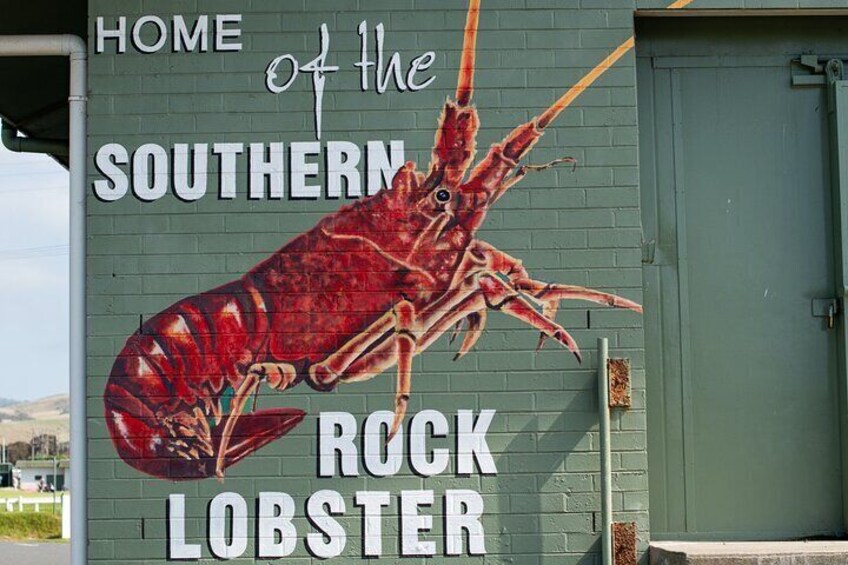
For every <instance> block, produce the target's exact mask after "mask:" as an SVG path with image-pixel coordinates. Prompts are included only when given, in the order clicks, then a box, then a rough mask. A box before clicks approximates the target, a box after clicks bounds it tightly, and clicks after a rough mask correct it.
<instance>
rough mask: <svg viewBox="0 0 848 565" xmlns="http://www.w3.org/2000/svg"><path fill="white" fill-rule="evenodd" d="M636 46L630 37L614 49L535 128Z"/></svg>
mask: <svg viewBox="0 0 848 565" xmlns="http://www.w3.org/2000/svg"><path fill="white" fill-rule="evenodd" d="M693 1H694V0H676V1H675V2H674V3H672V4H670V5H669V6H668V8H667V9H668V10H679V9H680V8H685V7H686V6H688V5H689V4H691V3H692V2H693ZM635 45H636V38H635V37H633V36H630V38H629V39H627V40H626V41H625V42H624V43H622V44H621V45H619V46H618V47H616V48H615V50H614V51H613V52H612V53H610V54H609V56H608V57H607V58H606V59H604V60H603V61H601V62H600V63H598V65H597V66H596V67H595V68H594V69H592V70H591V71H589V72H588V73H586V75H584V76H583V78H581V79H580V80H578V81H577V84H575V85H574V86H572V87H571V88H569V89H568V92H566V93H565V94H563V95H562V96H561V97H560V99H559V100H557V101H556V102H554V104H553V105H552V106H551V107H550V108H548V109H547V110H545V111H544V113H542V115H541V116H539V119H538V120H537V121H536V126H537V127H538V128H539V129H545V128H546V127H547V126H548V124H550V123H551V122H552V121H554V120H555V119H556V118H557V116H559V115H560V114H561V113H562V111H563V110H565V109H566V108H568V107H569V106H571V103H572V102H574V101H575V100H576V99H577V97H578V96H580V95H581V94H583V91H584V90H586V89H587V88H589V87H590V86H592V83H594V82H595V81H596V80H598V78H600V76H601V75H603V74H604V73H605V72H607V71H608V70H609V68H610V67H612V66H613V65H614V64H616V63H617V62H618V60H619V59H621V58H622V57H624V55H626V54H627V52H628V51H630V50H631V49H633V47H634V46H635Z"/></svg>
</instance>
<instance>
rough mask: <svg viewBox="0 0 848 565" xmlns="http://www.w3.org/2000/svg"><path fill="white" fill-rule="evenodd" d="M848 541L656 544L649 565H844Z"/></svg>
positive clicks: (847, 559) (847, 553) (847, 561)
mask: <svg viewBox="0 0 848 565" xmlns="http://www.w3.org/2000/svg"><path fill="white" fill-rule="evenodd" d="M846 564H848V541H787V542H783V541H781V542H771V541H767V542H655V543H652V544H651V565H846Z"/></svg>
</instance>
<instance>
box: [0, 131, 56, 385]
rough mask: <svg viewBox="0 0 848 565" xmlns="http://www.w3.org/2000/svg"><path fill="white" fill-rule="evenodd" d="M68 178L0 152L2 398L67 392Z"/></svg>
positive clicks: (28, 157) (33, 159)
mask: <svg viewBox="0 0 848 565" xmlns="http://www.w3.org/2000/svg"><path fill="white" fill-rule="evenodd" d="M68 210H69V208H68V172H67V171H66V170H65V169H64V168H63V167H62V166H61V165H59V164H58V163H56V162H55V161H53V160H52V159H51V158H50V157H47V156H45V155H37V154H24V153H12V152H10V151H8V150H7V149H6V148H5V147H2V145H0V359H3V363H2V365H0V397H3V398H13V399H16V400H34V399H37V398H42V397H44V396H49V395H53V394H60V393H67V392H68V325H69V319H68V284H69V282H68V223H69V212H68Z"/></svg>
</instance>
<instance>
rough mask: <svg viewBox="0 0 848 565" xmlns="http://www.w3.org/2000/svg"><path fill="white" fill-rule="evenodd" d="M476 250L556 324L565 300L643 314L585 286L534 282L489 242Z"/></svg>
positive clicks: (480, 243) (633, 304)
mask: <svg viewBox="0 0 848 565" xmlns="http://www.w3.org/2000/svg"><path fill="white" fill-rule="evenodd" d="M474 250H475V251H476V253H477V254H479V255H481V256H483V257H486V264H487V265H488V266H489V268H491V269H493V270H495V271H496V272H498V273H500V274H502V275H505V276H506V277H508V278H509V280H510V282H511V283H512V285H513V286H514V287H515V288H516V289H517V290H520V291H521V292H524V293H526V294H527V295H528V296H529V297H530V298H531V299H533V300H534V301H536V302H538V303H539V304H541V306H542V315H543V316H545V317H546V318H548V319H550V320H553V319H554V317H555V316H556V313H557V310H559V303H560V301H562V300H585V301H587V302H594V303H596V304H602V305H604V306H612V307H615V308H627V309H629V310H633V311H634V312H639V313H640V314H641V313H642V306H641V305H640V304H637V303H636V302H633V301H632V300H628V299H627V298H622V297H621V296H617V295H615V294H609V293H607V292H601V291H599V290H593V289H590V288H584V287H582V286H573V285H564V284H555V283H546V282H541V281H536V280H533V279H531V278H530V274H529V273H528V272H527V269H525V268H524V266H523V265H522V264H521V261H519V260H518V259H516V258H514V257H511V256H510V255H508V254H506V253H504V252H503V251H501V250H499V249H497V248H496V247H494V246H493V245H491V244H489V243H486V242H485V241H479V240H478V241H477V242H476V243H475V246H474ZM545 338H546V336H545V334H544V333H543V334H542V335H541V336H540V337H539V344H538V346H537V348H536V349H537V351H538V350H539V349H541V348H542V345H544V343H545Z"/></svg>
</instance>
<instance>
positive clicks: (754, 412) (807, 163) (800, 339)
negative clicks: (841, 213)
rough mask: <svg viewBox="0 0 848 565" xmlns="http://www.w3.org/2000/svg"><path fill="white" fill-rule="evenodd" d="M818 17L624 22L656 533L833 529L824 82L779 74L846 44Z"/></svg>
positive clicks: (837, 511) (833, 374) (838, 502)
mask: <svg viewBox="0 0 848 565" xmlns="http://www.w3.org/2000/svg"><path fill="white" fill-rule="evenodd" d="M837 22H839V20H837ZM822 24H823V22H822V21H820V20H818V18H795V19H789V18H787V19H780V18H740V19H729V18H705V19H703V20H702V19H688V18H687V19H686V20H680V19H676V20H675V21H673V22H669V21H651V22H643V23H641V24H640V25H639V27H638V28H637V38H638V41H637V49H638V53H637V57H638V58H637V69H638V86H639V113H640V116H639V120H640V149H641V185H642V206H643V225H644V232H645V236H644V237H645V240H646V245H645V262H646V265H645V291H646V296H645V306H646V319H645V322H646V339H647V344H646V350H647V359H646V366H647V370H648V433H649V467H650V480H651V483H650V488H651V500H650V503H651V529H652V536H653V537H654V538H655V539H674V538H676V539H780V538H798V537H805V536H813V535H840V534H842V532H843V498H842V455H841V444H840V380H839V374H840V369H839V361H838V359H839V350H840V340H839V339H838V331H837V328H835V327H834V328H833V329H830V328H829V327H828V325H829V324H828V317H827V315H828V307H829V305H831V304H835V305H836V307H835V308H834V311H835V310H838V304H839V303H838V302H837V303H833V302H831V300H832V299H834V298H835V295H834V289H835V286H836V265H835V263H836V258H835V253H836V249H835V241H836V238H837V237H838V233H837V232H838V230H835V228H834V221H833V208H832V193H831V175H830V143H829V140H828V135H829V134H828V131H829V130H828V112H827V91H826V89H825V87H824V86H818V87H814V86H810V87H805V88H799V87H793V85H792V80H791V73H792V71H793V66H792V63H791V61H792V60H793V59H798V57H799V55H800V54H801V53H810V52H819V53H828V54H835V53H839V52H841V53H846V52H848V40H846V37H848V35H846V27H845V25H844V22H841V23H840V25H839V26H834V25H833V19H832V18H831V19H830V20H829V21H828V22H827V23H826V24H825V25H822ZM840 298H841V297H840ZM834 313H836V312H834ZM837 325H838V324H837V323H836V320H835V319H834V326H837Z"/></svg>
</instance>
